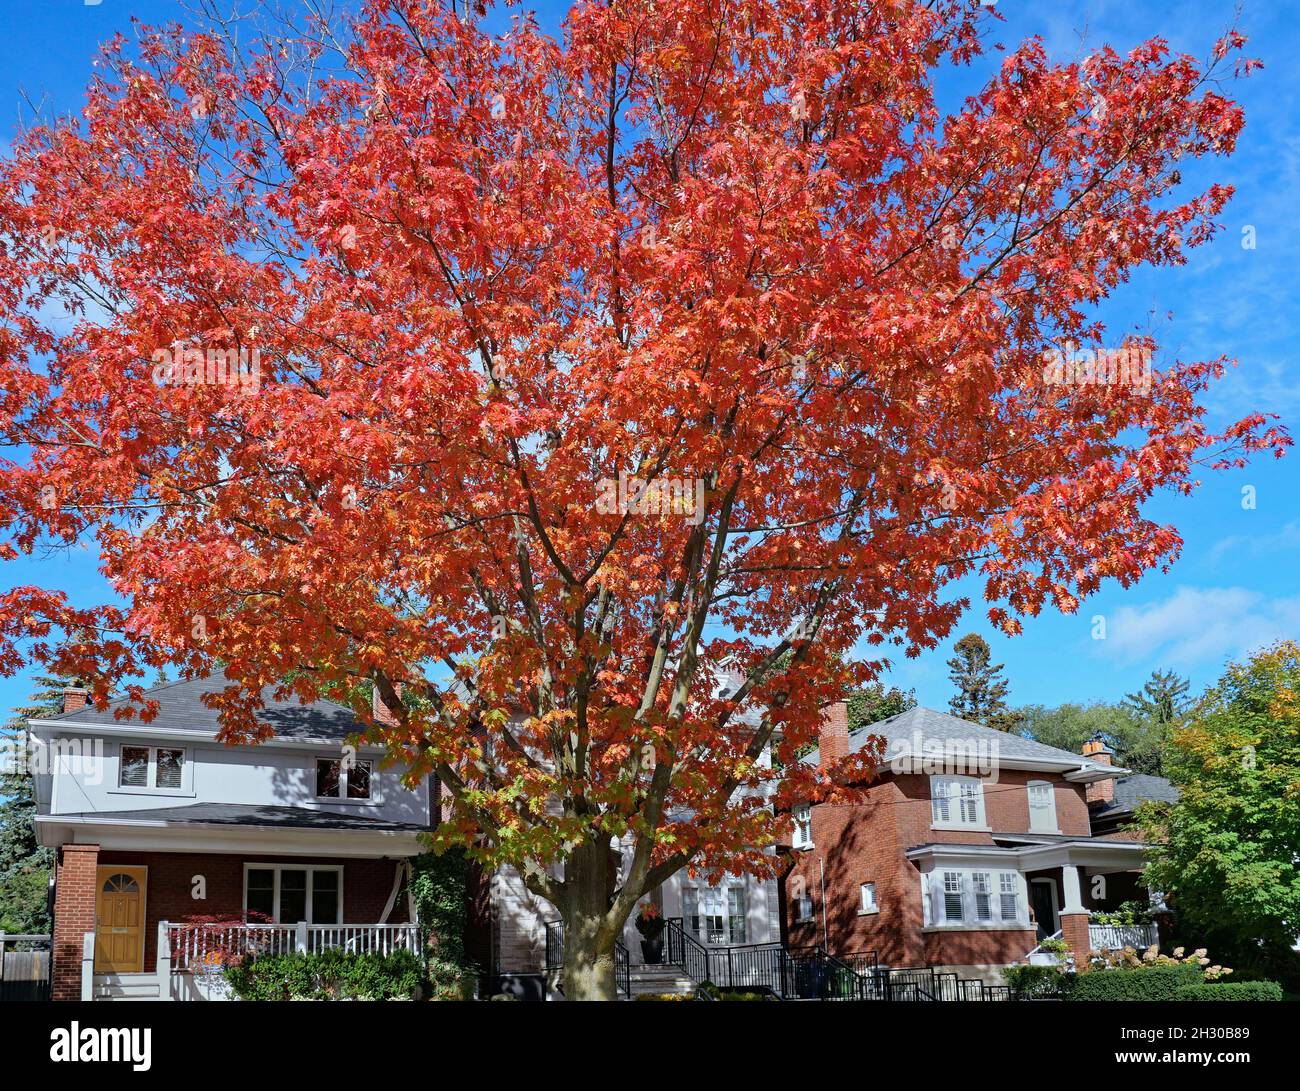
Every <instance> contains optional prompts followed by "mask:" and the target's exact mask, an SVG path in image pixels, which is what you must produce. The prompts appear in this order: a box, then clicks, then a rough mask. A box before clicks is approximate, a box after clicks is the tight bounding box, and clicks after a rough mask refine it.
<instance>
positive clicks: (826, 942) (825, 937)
mask: <svg viewBox="0 0 1300 1091" xmlns="http://www.w3.org/2000/svg"><path fill="white" fill-rule="evenodd" d="M817 870H818V871H819V872H821V879H822V947H823V948H825V950H826V953H827V954H830V952H831V936H830V929H829V928H828V927H827V924H826V862H825V861H824V860H823V859H822V857H821V854H820V853H818V855H817Z"/></svg>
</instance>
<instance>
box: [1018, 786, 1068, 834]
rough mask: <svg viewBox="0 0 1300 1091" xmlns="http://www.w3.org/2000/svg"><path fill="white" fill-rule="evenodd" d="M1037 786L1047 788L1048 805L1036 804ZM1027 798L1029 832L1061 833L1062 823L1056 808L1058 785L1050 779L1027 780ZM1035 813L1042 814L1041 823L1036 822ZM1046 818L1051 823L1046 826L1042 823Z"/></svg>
mask: <svg viewBox="0 0 1300 1091" xmlns="http://www.w3.org/2000/svg"><path fill="white" fill-rule="evenodd" d="M1035 788H1046V789H1047V802H1048V806H1046V807H1035V806H1034V789H1035ZM1025 798H1026V800H1027V801H1028V803H1029V832H1030V833H1060V832H1061V823H1060V819H1059V818H1058V817H1057V808H1056V785H1054V784H1053V783H1052V782H1051V781H1050V780H1030V781H1026V782H1025ZM1035 815H1038V816H1040V824H1039V825H1035V824H1034V817H1035ZM1044 818H1045V819H1046V820H1047V821H1048V822H1049V825H1046V826H1044V825H1042V824H1041V820H1042V819H1044Z"/></svg>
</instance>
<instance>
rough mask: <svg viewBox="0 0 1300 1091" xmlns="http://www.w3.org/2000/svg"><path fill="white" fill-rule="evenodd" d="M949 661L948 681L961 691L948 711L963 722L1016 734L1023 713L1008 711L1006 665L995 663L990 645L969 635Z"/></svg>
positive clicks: (949, 704) (975, 634)
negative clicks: (1003, 668) (1004, 673)
mask: <svg viewBox="0 0 1300 1091" xmlns="http://www.w3.org/2000/svg"><path fill="white" fill-rule="evenodd" d="M954 650H955V651H956V653H957V654H956V655H955V656H953V658H951V659H949V660H948V677H949V678H951V679H952V683H953V685H955V686H956V687H957V693H956V695H955V696H954V697H953V698H952V699H951V700H950V701H949V702H948V710H949V711H950V712H951V713H952V714H953V715H954V716H960V717H961V718H962V719H963V720H972V721H974V722H975V723H978V724H983V725H984V726H985V727H991V728H994V729H995V730H997V731H1012V730H1014V729H1016V728H1018V727H1019V725H1020V713H1018V712H1013V711H1012V710H1011V709H1009V708H1008V707H1007V704H1006V696H1007V689H1008V685H1007V681H1006V679H1005V678H1003V677H1002V664H1001V663H993V662H991V660H992V652H991V651H990V650H989V645H988V641H986V640H985V639H984V638H983V637H982V636H980V635H979V633H967V634H966V635H965V636H964V637H962V638H961V639H960V640H959V641H957V644H956V646H955V648H954Z"/></svg>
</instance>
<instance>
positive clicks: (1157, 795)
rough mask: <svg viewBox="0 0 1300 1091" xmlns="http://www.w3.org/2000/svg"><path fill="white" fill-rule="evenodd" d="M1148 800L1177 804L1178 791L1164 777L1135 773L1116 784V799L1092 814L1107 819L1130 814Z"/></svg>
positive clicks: (1094, 816)
mask: <svg viewBox="0 0 1300 1091" xmlns="http://www.w3.org/2000/svg"><path fill="white" fill-rule="evenodd" d="M1148 799H1154V800H1159V801H1160V802H1163V803H1177V802H1178V789H1177V788H1175V787H1174V786H1173V784H1172V783H1171V782H1170V781H1168V780H1166V779H1165V778H1164V777H1153V776H1149V775H1148V774H1146V773H1133V774H1132V775H1131V776H1127V777H1124V778H1123V779H1122V780H1117V781H1116V782H1115V798H1114V799H1112V800H1111V801H1110V802H1109V803H1107V804H1106V805H1105V806H1103V807H1098V808H1096V809H1095V810H1094V811H1093V812H1092V816H1093V818H1106V817H1109V816H1110V815H1116V814H1128V813H1130V812H1131V811H1132V810H1133V808H1135V807H1136V806H1137V805H1138V804H1139V803H1143V802H1145V801H1146V800H1148Z"/></svg>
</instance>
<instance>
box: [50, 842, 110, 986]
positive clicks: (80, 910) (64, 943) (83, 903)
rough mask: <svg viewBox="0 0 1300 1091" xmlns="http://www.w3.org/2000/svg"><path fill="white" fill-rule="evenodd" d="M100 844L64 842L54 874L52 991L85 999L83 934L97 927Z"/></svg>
mask: <svg viewBox="0 0 1300 1091" xmlns="http://www.w3.org/2000/svg"><path fill="white" fill-rule="evenodd" d="M98 863H99V846H98V845H64V846H63V848H61V849H60V850H59V857H58V863H57V865H56V870H55V877H54V935H53V941H52V944H51V946H52V948H53V950H52V952H51V959H50V963H51V965H50V995H51V997H52V999H54V1000H79V999H81V950H82V946H81V945H82V937H83V936H84V935H85V934H86V933H87V932H93V931H94V930H95V868H96V867H97V866H98Z"/></svg>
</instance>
